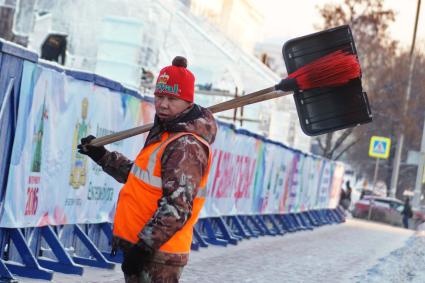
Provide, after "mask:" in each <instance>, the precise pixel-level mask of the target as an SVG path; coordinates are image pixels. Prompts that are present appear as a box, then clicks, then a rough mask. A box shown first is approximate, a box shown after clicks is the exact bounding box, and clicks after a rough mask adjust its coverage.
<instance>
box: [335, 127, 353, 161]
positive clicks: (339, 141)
mask: <svg viewBox="0 0 425 283" xmlns="http://www.w3.org/2000/svg"><path fill="white" fill-rule="evenodd" d="M353 130H354V128H349V129H346V130H345V131H344V132H343V133H342V134H341V135H340V136H339V138H338V139H337V141H336V142H335V144H334V146H333V148H332V150H331V154H332V155H333V153H334V152H335V151H336V150H337V149H338V148H339V147H340V146H341V145H342V143H343V142H344V141H345V140H346V139H347V138H348V136H349V135H351V133H352V132H353Z"/></svg>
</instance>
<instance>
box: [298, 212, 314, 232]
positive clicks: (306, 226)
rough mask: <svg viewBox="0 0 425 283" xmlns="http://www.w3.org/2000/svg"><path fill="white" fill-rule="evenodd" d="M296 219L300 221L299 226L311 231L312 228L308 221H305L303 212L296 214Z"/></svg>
mask: <svg viewBox="0 0 425 283" xmlns="http://www.w3.org/2000/svg"><path fill="white" fill-rule="evenodd" d="M298 219H299V220H300V222H301V224H302V225H303V226H304V227H305V228H306V229H307V230H313V226H312V225H310V222H309V221H308V219H306V217H305V215H304V213H303V212H301V213H298Z"/></svg>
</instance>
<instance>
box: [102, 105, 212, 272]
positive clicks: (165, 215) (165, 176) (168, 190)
mask: <svg viewBox="0 0 425 283" xmlns="http://www.w3.org/2000/svg"><path fill="white" fill-rule="evenodd" d="M164 131H168V132H190V133H195V134H197V135H198V136H200V137H202V138H203V139H205V140H206V141H207V142H208V143H210V144H212V143H213V141H214V139H215V135H216V132H217V125H216V123H215V120H214V117H213V116H212V113H211V112H210V111H209V110H208V109H205V108H202V107H200V106H198V105H194V106H193V107H192V108H190V109H189V110H187V111H185V112H183V113H182V114H181V115H180V116H179V117H177V118H176V119H174V120H173V121H169V122H166V123H164V122H161V121H159V119H158V118H155V123H154V126H153V128H152V129H151V131H150V132H149V135H148V137H147V139H146V142H145V146H147V145H149V144H151V143H154V142H157V141H159V140H160V139H161V135H162V133H164ZM98 164H99V165H100V166H101V167H102V168H103V170H104V171H105V172H107V173H108V174H109V175H111V176H112V177H114V178H115V179H116V180H117V181H118V182H121V183H125V182H126V180H127V177H128V174H129V172H130V169H131V167H132V165H133V161H131V160H129V159H127V158H126V157H125V156H123V155H122V154H120V153H118V152H109V151H108V152H107V153H106V154H105V155H104V156H103V157H102V158H101V159H100V160H99V161H98ZM207 166H208V149H207V148H206V147H205V146H204V145H203V144H202V143H201V142H199V141H198V140H197V139H196V138H195V137H193V136H191V135H185V136H182V137H180V138H178V139H176V140H175V141H173V142H171V143H170V144H169V145H168V146H167V147H166V149H165V150H164V153H163V155H162V159H161V179H162V184H163V187H162V193H163V196H162V198H161V199H160V200H159V202H158V209H157V211H156V212H155V214H154V215H153V217H152V218H151V219H150V221H149V222H148V223H147V224H146V225H145V226H144V227H140V228H141V231H140V233H139V234H138V237H139V239H140V242H139V243H138V245H141V246H142V247H144V248H145V249H148V250H149V251H150V252H151V253H152V254H153V259H152V260H153V261H157V262H162V263H169V264H173V265H185V264H186V263H187V260H188V255H177V254H166V253H162V252H160V251H159V250H158V249H159V248H160V247H161V246H162V245H163V244H164V243H165V242H167V241H168V240H169V239H170V238H171V237H172V236H173V235H174V234H175V233H176V232H177V231H178V230H180V229H181V228H182V227H183V226H184V224H185V223H186V221H187V220H188V219H189V218H190V216H191V212H192V204H193V200H194V197H195V196H196V194H197V191H198V189H199V184H200V181H201V179H202V176H203V175H204V174H205V171H206V170H207ZM181 188H184V189H183V190H182V189H181ZM114 243H115V244H116V245H118V246H119V247H120V248H121V249H123V250H124V251H125V250H126V249H128V248H129V247H130V246H131V244H130V243H128V242H126V241H125V240H123V239H117V238H115V239H114Z"/></svg>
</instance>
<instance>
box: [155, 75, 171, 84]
mask: <svg viewBox="0 0 425 283" xmlns="http://www.w3.org/2000/svg"><path fill="white" fill-rule="evenodd" d="M169 78H170V76H169V75H168V74H167V73H163V74H162V75H161V76H159V78H158V82H157V83H158V84H167V82H168V79H169Z"/></svg>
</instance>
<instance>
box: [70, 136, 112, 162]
mask: <svg viewBox="0 0 425 283" xmlns="http://www.w3.org/2000/svg"><path fill="white" fill-rule="evenodd" d="M95 138H96V137H95V136H92V135H90V136H87V137H85V138H82V139H81V144H79V145H78V146H77V148H78V152H79V153H81V154H85V155H87V156H89V157H90V158H91V159H93V161H95V162H97V161H99V160H100V159H101V158H102V157H103V156H104V155H105V153H106V148H105V147H104V146H103V145H102V146H93V145H90V142H91V141H92V140H94V139H95Z"/></svg>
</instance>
